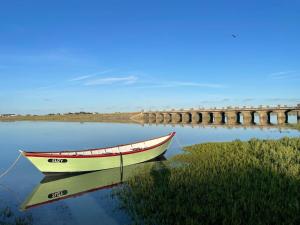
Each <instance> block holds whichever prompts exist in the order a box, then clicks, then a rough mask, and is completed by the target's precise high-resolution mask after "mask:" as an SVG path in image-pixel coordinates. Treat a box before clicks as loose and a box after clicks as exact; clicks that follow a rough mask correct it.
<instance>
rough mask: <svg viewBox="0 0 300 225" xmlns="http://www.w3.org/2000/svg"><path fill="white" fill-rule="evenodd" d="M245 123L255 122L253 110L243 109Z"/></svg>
mask: <svg viewBox="0 0 300 225" xmlns="http://www.w3.org/2000/svg"><path fill="white" fill-rule="evenodd" d="M242 115H243V124H244V125H250V124H254V113H253V112H251V111H243V112H242Z"/></svg>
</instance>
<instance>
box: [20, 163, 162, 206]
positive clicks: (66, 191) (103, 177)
mask: <svg viewBox="0 0 300 225" xmlns="http://www.w3.org/2000/svg"><path fill="white" fill-rule="evenodd" d="M163 160H164V159H161V160H159V161H151V162H147V163H140V164H136V165H131V166H124V167H122V168H113V169H107V170H101V171H94V172H87V173H83V174H79V175H78V174H77V175H74V174H73V175H69V174H63V175H61V176H58V177H55V176H50V177H45V178H44V179H43V180H42V181H41V182H40V184H38V185H37V186H36V188H34V190H33V191H32V193H31V194H29V196H28V197H27V198H26V200H25V201H24V202H23V204H22V205H21V207H20V209H21V210H22V211H23V210H26V209H29V208H32V207H36V206H40V205H44V204H48V203H52V202H55V201H59V200H63V199H67V198H70V197H77V196H80V195H83V194H86V193H90V192H93V191H97V190H102V189H107V188H111V187H114V186H116V185H118V184H120V183H122V182H125V181H127V180H128V179H129V178H131V177H133V176H134V175H136V174H137V173H138V172H139V171H140V170H142V169H149V170H150V169H156V168H157V166H161V167H164V162H163Z"/></svg>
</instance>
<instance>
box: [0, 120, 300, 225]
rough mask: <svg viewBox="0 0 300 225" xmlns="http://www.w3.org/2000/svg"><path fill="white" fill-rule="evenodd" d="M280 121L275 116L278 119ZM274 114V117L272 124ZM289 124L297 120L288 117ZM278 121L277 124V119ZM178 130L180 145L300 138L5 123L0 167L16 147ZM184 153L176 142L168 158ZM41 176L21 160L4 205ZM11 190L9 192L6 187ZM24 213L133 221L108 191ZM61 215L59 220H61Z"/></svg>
mask: <svg viewBox="0 0 300 225" xmlns="http://www.w3.org/2000/svg"><path fill="white" fill-rule="evenodd" d="M275 119H276V118H275ZM272 120H273V118H271V122H272ZM289 120H290V122H295V121H296V118H293V117H292V116H290V118H289ZM274 123H275V122H274ZM171 131H176V132H177V139H178V141H179V143H180V144H182V145H190V144H195V143H200V142H213V141H229V140H234V139H241V140H247V139H250V138H253V137H257V138H280V137H283V136H300V132H298V131H296V130H291V129H278V128H276V127H272V128H263V129H261V128H258V127H253V128H247V129H245V128H243V127H239V128H226V127H218V128H214V127H197V126H196V127H194V128H193V127H191V126H184V127H182V126H179V125H177V126H175V127H172V126H163V125H159V126H156V125H151V126H150V125H145V126H144V127H143V126H140V125H137V124H108V123H71V122H70V123H63V122H2V123H0V137H1V139H0V149H1V154H2V157H1V158H0V171H4V170H5V169H6V168H7V167H8V166H9V165H10V164H11V163H12V162H13V161H14V160H15V158H16V157H17V155H18V152H17V150H18V149H23V150H32V151H35V150H36V151H48V150H63V149H84V148H93V147H102V146H112V145H117V144H124V143H130V142H134V141H139V140H145V139H148V138H152V137H156V136H160V135H165V134H166V133H169V132H171ZM178 152H180V149H179V147H178V143H177V142H176V141H174V142H173V143H172V145H171V147H170V149H169V150H168V151H167V153H166V156H167V157H170V156H172V155H174V154H176V153H178ZM42 178H43V175H42V174H40V173H39V172H38V171H37V170H36V169H35V168H34V167H33V166H32V165H31V164H30V163H29V162H28V161H27V160H25V159H24V158H21V160H20V161H19V162H18V164H17V165H16V167H15V168H14V170H13V171H12V172H11V173H10V174H9V175H8V176H6V177H4V178H3V179H2V180H1V184H3V185H4V186H5V187H1V186H0V203H1V205H0V207H1V208H2V207H3V206H4V205H5V204H8V205H9V206H10V207H11V208H12V210H13V211H17V208H18V207H19V203H18V200H17V199H18V198H19V199H20V200H21V201H23V200H24V199H25V198H26V196H27V195H28V194H29V193H31V191H32V189H33V188H34V187H35V186H36V185H37V184H38V183H39V182H40V180H41V179H42ZM7 189H9V190H7ZM18 214H20V215H21V216H22V215H27V214H32V216H33V219H34V224H53V223H55V224H94V223H95V221H97V222H98V221H99V222H101V224H123V223H126V222H127V223H128V221H129V219H128V217H127V216H126V215H124V213H123V212H120V211H118V210H117V202H116V201H115V200H112V199H111V198H110V190H101V191H96V192H92V193H87V194H85V195H82V196H80V197H78V198H70V199H66V200H62V201H59V202H55V203H52V204H48V205H44V206H41V207H37V208H33V209H30V210H28V211H26V212H25V213H21V212H20V213H18ZM58 218H59V219H58Z"/></svg>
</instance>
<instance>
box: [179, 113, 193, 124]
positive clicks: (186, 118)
mask: <svg viewBox="0 0 300 225" xmlns="http://www.w3.org/2000/svg"><path fill="white" fill-rule="evenodd" d="M181 116H182V123H190V122H191V121H192V118H191V117H192V116H191V114H190V113H188V112H186V113H182V114H181Z"/></svg>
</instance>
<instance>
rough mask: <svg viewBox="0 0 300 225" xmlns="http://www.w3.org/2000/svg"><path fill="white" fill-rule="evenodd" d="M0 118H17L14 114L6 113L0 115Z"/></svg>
mask: <svg viewBox="0 0 300 225" xmlns="http://www.w3.org/2000/svg"><path fill="white" fill-rule="evenodd" d="M0 116H3V117H12V116H17V115H16V114H14V113H6V114H1V115H0Z"/></svg>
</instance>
